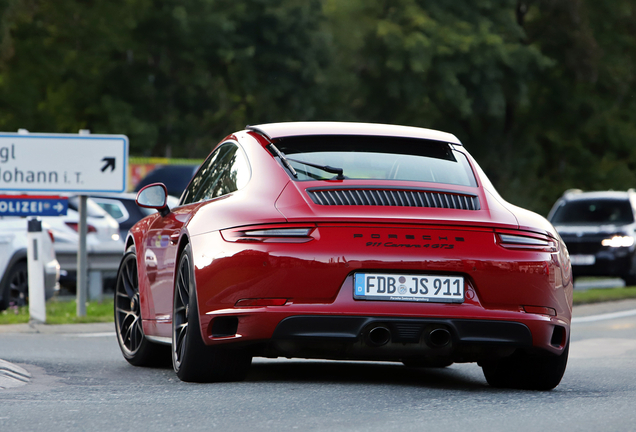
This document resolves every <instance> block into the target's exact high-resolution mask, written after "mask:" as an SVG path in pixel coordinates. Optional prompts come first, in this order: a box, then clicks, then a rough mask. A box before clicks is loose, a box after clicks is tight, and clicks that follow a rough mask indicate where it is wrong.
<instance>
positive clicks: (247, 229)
mask: <svg viewBox="0 0 636 432" xmlns="http://www.w3.org/2000/svg"><path fill="white" fill-rule="evenodd" d="M137 201H138V203H139V204H140V205H142V206H146V207H148V208H153V209H156V210H158V212H157V213H155V214H153V215H151V216H148V217H146V218H145V219H143V220H142V221H140V222H139V223H137V224H136V225H135V226H133V228H132V229H131V230H130V233H129V235H128V237H127V239H126V254H125V255H124V257H123V259H122V263H121V266H120V269H119V272H118V276H117V284H116V290H115V328H116V332H117V340H118V343H119V346H120V348H121V351H122V354H123V356H124V358H126V360H127V361H129V362H130V363H131V364H133V365H138V366H143V365H150V364H153V363H155V362H157V360H158V358H160V357H161V356H163V355H164V354H166V350H165V349H164V348H165V347H163V346H162V344H163V345H166V346H168V347H171V349H172V362H173V367H174V370H175V372H176V374H177V376H178V377H179V378H180V379H181V380H184V381H232V380H241V379H243V378H244V377H245V375H246V374H247V372H248V369H249V367H250V364H251V360H252V357H254V356H264V357H271V358H275V357H279V356H280V357H289V358H291V357H300V358H327V359H342V360H372V361H401V362H403V363H404V365H405V366H407V367H421V366H447V365H449V364H451V363H453V362H477V363H478V364H479V365H480V366H481V367H482V369H483V373H484V375H485V377H486V380H487V381H488V383H489V384H490V385H492V386H495V387H514V388H526V389H540V390H548V389H551V388H553V387H555V386H557V385H558V384H559V382H560V381H561V377H562V376H563V373H564V371H565V368H566V364H567V358H568V350H569V344H570V321H571V316H572V288H573V283H572V276H571V268H570V262H569V259H568V254H567V250H566V248H565V244H564V243H563V242H562V241H561V239H560V237H559V235H558V234H557V232H556V231H555V230H554V227H553V226H552V225H551V224H550V223H549V222H548V221H547V220H546V219H545V218H543V217H541V216H539V215H537V214H534V213H532V212H530V211H527V210H523V209H520V208H518V207H515V206H512V205H510V204H508V203H506V202H505V201H504V200H503V199H502V198H501V196H499V194H498V193H497V191H496V190H495V189H494V187H493V186H492V184H491V183H490V182H489V180H488V178H487V177H486V175H485V174H484V172H483V171H482V170H481V169H480V168H479V166H478V164H477V162H476V161H475V160H474V159H473V158H472V157H471V156H470V154H469V153H468V152H467V151H466V149H465V148H464V147H463V145H462V143H461V142H460V141H459V140H458V139H457V138H456V137H455V136H454V135H451V134H448V133H444V132H439V131H434V130H429V129H420V128H414V127H405V126H392V125H380V124H361V123H330V122H300V123H276V124H265V125H259V126H250V127H248V128H247V129H246V130H243V131H239V132H236V133H234V134H232V135H230V136H228V137H227V138H225V139H224V140H223V141H221V142H220V143H219V145H218V146H217V147H215V148H214V149H213V151H212V153H211V154H210V156H209V157H208V159H207V160H206V161H205V162H204V163H203V164H202V165H201V168H200V169H199V170H198V171H197V173H196V174H195V176H194V178H193V179H192V181H191V182H190V183H189V185H188V187H187V189H186V191H185V192H184V193H183V194H182V196H181V200H180V203H179V206H178V207H176V208H170V207H169V206H167V205H166V201H167V190H166V188H165V186H163V185H162V184H154V185H149V186H146V188H144V189H142V190H141V192H140V193H139V196H138V198H137ZM169 356H170V354H167V355H166V356H165V358H169Z"/></svg>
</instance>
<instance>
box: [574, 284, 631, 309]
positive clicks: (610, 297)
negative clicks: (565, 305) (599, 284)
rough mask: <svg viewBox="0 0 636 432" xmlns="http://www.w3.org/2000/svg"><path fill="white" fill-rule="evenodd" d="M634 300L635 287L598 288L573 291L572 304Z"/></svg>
mask: <svg viewBox="0 0 636 432" xmlns="http://www.w3.org/2000/svg"><path fill="white" fill-rule="evenodd" d="M631 298H636V287H625V288H598V289H588V290H584V291H578V290H575V291H574V294H573V302H574V304H575V305H581V304H588V303H601V302H607V301H618V300H625V299H631Z"/></svg>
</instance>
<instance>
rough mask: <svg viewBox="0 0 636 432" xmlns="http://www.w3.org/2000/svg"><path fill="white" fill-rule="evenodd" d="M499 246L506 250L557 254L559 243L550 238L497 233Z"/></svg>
mask: <svg viewBox="0 0 636 432" xmlns="http://www.w3.org/2000/svg"><path fill="white" fill-rule="evenodd" d="M496 237H497V244H499V245H500V246H501V247H504V248H506V249H519V250H538V251H545V252H556V251H557V250H558V247H557V242H556V240H554V239H553V238H550V237H548V236H541V235H539V234H537V235H531V234H528V235H525V234H524V235H520V234H509V233H503V232H497V233H496Z"/></svg>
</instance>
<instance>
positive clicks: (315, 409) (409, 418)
mask: <svg viewBox="0 0 636 432" xmlns="http://www.w3.org/2000/svg"><path fill="white" fill-rule="evenodd" d="M617 311H618V313H616V312H617ZM625 311H627V312H625ZM599 314H602V315H600V319H599ZM603 314H613V315H603ZM575 316H576V319H577V321H578V322H575V323H574V324H573V332H572V346H571V353H570V361H569V364H568V369H567V371H566V374H565V377H564V378H563V381H562V382H561V385H559V386H558V387H557V388H556V389H555V390H553V391H550V392H533V391H510V390H497V389H492V388H490V387H489V386H488V385H487V384H486V381H485V380H484V378H483V375H482V373H481V369H480V368H479V367H478V366H477V365H475V364H465V365H464V364H460V365H452V366H450V367H448V368H445V369H408V368H406V367H403V366H401V365H398V364H381V363H353V362H351V363H343V362H328V361H300V360H275V361H272V360H263V359H255V361H254V365H253V367H252V371H251V373H250V375H249V376H248V378H247V380H246V381H245V382H241V383H223V384H187V383H183V382H180V381H179V380H178V379H177V378H176V376H175V375H174V373H173V371H172V369H171V368H157V369H145V368H137V367H133V366H130V365H129V364H128V363H126V362H125V361H124V360H123V358H122V356H121V354H120V352H119V348H118V346H117V343H116V341H115V338H114V333H112V328H111V327H110V326H104V325H80V326H66V327H59V326H46V327H40V328H39V329H38V330H37V331H39V332H36V330H34V329H32V328H28V327H27V326H2V327H0V358H1V359H4V360H6V361H8V362H11V363H10V364H7V363H2V362H0V387H3V384H2V383H4V387H6V388H4V389H0V431H2V432H10V431H46V432H56V431H63V432H71V431H87V430H90V431H115V430H116V431H153V432H157V431H168V430H169V431H179V430H188V431H210V430H223V431H235V430H236V431H248V430H249V431H269V430H272V431H274V430H276V431H278V430H324V431H388V430H396V431H397V430H399V431H411V430H413V431H416V430H417V431H422V430H433V431H436V432H442V431H459V430H470V431H488V432H495V431H504V430H505V431H510V430H514V431H533V432H536V431H537V430H575V431H601V430H603V431H605V430H607V431H633V430H636V409H634V402H636V378H635V377H636V301H634V300H632V301H626V302H622V303H612V304H604V305H599V306H591V307H589V306H586V307H579V308H577V309H576V310H575ZM78 332H83V333H78ZM11 368H13V369H11ZM20 368H22V369H20ZM3 371H4V375H2V372H3ZM10 374H13V376H12V377H10V376H9V375H10ZM3 376H4V381H3V380H2V379H1V378H2V377H3ZM8 383H12V384H11V385H8Z"/></svg>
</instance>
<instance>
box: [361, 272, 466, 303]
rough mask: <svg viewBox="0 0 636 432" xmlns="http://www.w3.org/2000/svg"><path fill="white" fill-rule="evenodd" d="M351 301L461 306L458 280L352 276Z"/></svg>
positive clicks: (457, 277)
mask: <svg viewBox="0 0 636 432" xmlns="http://www.w3.org/2000/svg"><path fill="white" fill-rule="evenodd" d="M353 298H355V299H358V300H384V301H410V302H437V303H462V302H463V301H464V278H463V277H461V276H440V275H414V274H410V275H409V274H382V273H355V274H354V290H353Z"/></svg>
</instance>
